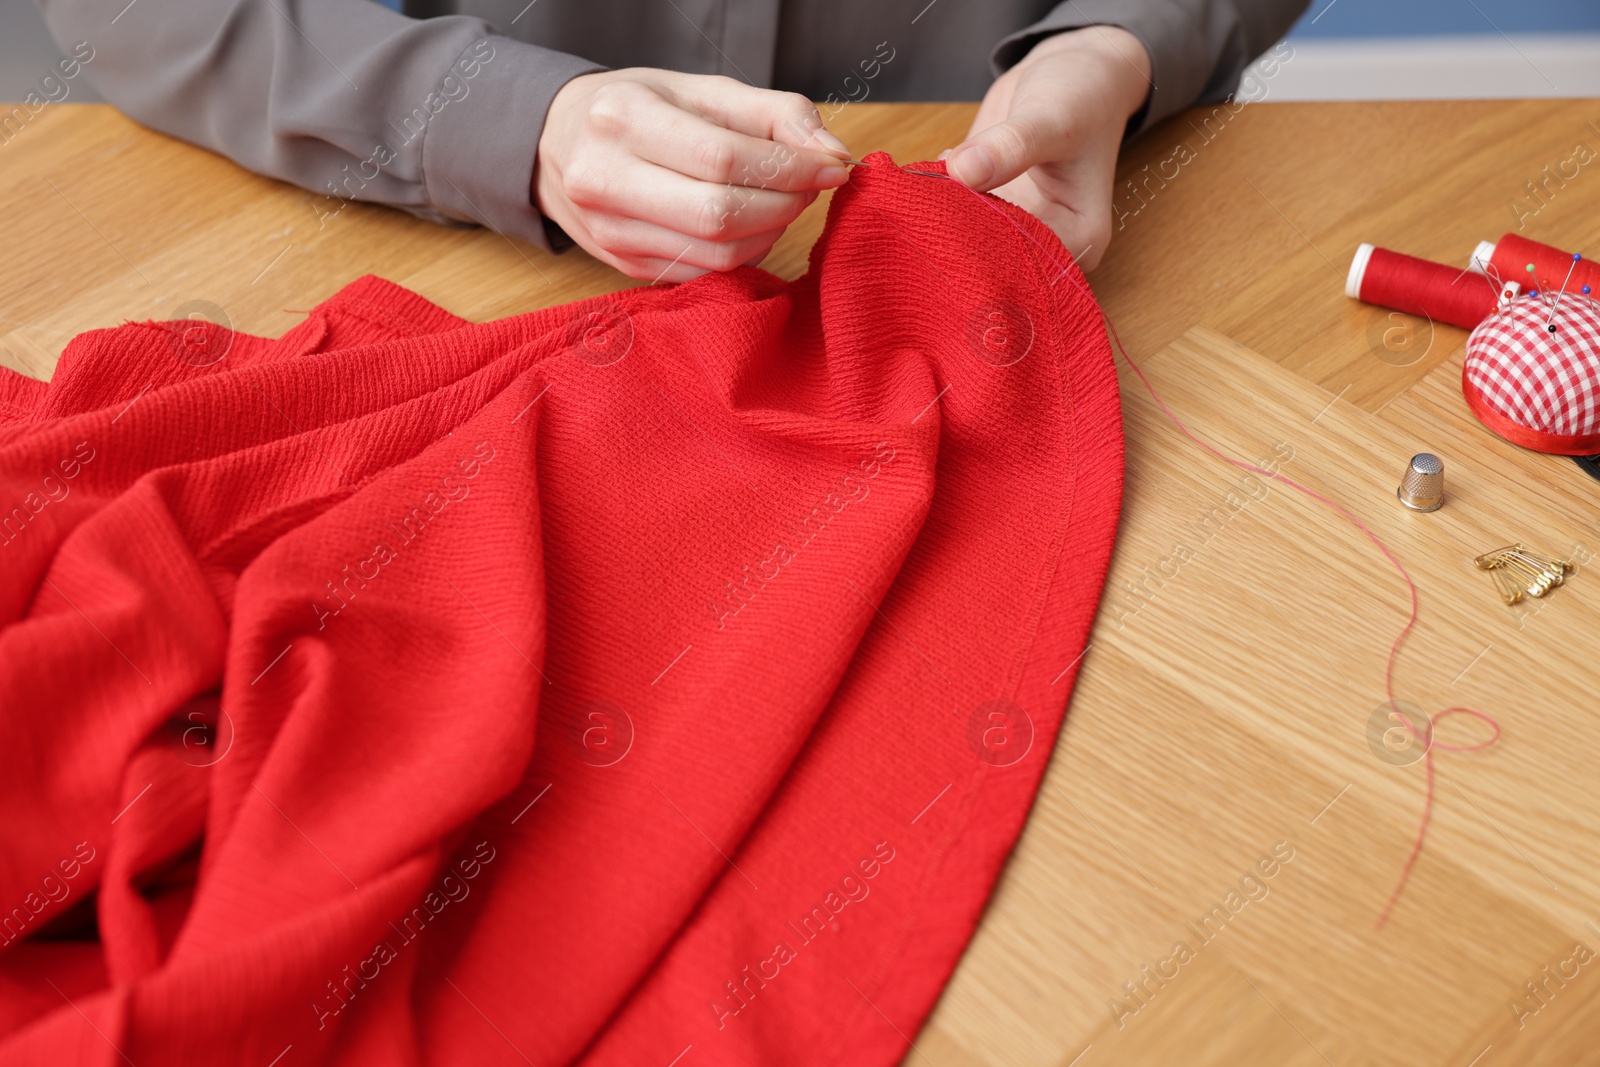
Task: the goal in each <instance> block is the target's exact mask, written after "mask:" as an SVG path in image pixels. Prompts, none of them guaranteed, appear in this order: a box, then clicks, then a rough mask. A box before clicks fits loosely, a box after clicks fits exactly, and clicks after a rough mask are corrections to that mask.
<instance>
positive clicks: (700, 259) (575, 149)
mask: <svg viewBox="0 0 1600 1067" xmlns="http://www.w3.org/2000/svg"><path fill="white" fill-rule="evenodd" d="M848 158H850V153H849V151H848V150H847V149H846V148H845V146H844V144H843V143H842V142H840V141H839V139H838V138H837V137H834V136H833V134H831V133H829V132H828V131H827V130H825V129H823V126H822V116H820V115H819V114H817V109H816V107H815V106H814V105H813V104H812V103H811V101H809V100H807V99H806V98H805V97H803V96H800V95H799V94H797V93H780V92H775V91H773V90H770V89H755V88H752V87H750V86H748V85H745V84H743V83H741V82H737V81H734V80H733V79H732V78H723V77H717V76H712V75H704V74H679V73H676V72H674V71H668V70H655V69H652V68H648V67H633V68H629V69H625V70H615V71H603V72H599V73H595V74H584V75H580V76H579V77H576V78H574V79H572V80H571V81H569V82H568V83H567V84H566V85H564V86H563V87H562V88H561V91H560V92H558V93H557V94H556V96H555V99H554V100H553V101H552V102H551V104H550V111H549V114H548V115H547V116H546V118H545V124H544V132H543V133H542V134H541V135H540V137H539V149H538V156H537V159H536V161H535V166H534V175H533V195H534V200H535V203H537V205H538V207H539V210H540V211H542V212H543V213H544V214H545V216H546V217H548V218H550V219H552V220H554V221H555V222H556V224H557V225H559V226H560V227H561V228H562V229H563V230H565V231H566V232H567V234H568V235H569V236H571V237H572V239H573V240H575V241H577V242H578V244H580V245H582V246H583V247H584V248H585V249H587V250H588V251H589V253H590V254H591V255H593V256H594V257H595V258H597V259H600V260H603V261H604V262H606V263H609V264H611V265H612V266H613V267H616V268H617V269H618V270H620V271H622V272H623V273H625V274H627V275H629V276H631V277H634V278H644V279H648V280H651V281H671V282H680V281H686V280H688V279H690V278H693V277H696V276H697V275H700V274H704V273H706V272H707V271H712V270H731V269H733V268H734V267H737V266H739V265H741V264H746V263H748V264H751V265H754V264H756V263H758V262H760V261H761V259H762V258H763V257H765V256H766V254H767V252H768V251H770V250H771V248H772V245H773V243H774V242H776V241H777V239H778V237H779V236H780V235H781V234H782V233H783V230H784V227H786V226H788V225H789V223H791V222H793V221H794V220H795V218H796V216H798V215H799V214H800V213H801V212H802V211H804V210H805V209H806V207H807V206H808V205H809V204H810V203H811V202H812V201H813V200H815V199H816V197H817V193H818V192H819V191H821V190H823V189H831V188H834V187H835V186H839V185H843V184H844V183H845V182H846V181H847V180H849V168H847V167H846V166H845V165H844V164H843V163H841V162H840V160H841V159H848Z"/></svg>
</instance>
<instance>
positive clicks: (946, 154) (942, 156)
mask: <svg viewBox="0 0 1600 1067" xmlns="http://www.w3.org/2000/svg"><path fill="white" fill-rule="evenodd" d="M954 151H955V149H954V148H946V149H945V150H944V151H943V152H940V153H939V154H938V155H937V156H935V157H934V159H935V161H943V160H946V159H949V158H950V153H952V152H954Z"/></svg>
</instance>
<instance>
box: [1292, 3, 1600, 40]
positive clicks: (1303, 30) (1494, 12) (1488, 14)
mask: <svg viewBox="0 0 1600 1067" xmlns="http://www.w3.org/2000/svg"><path fill="white" fill-rule="evenodd" d="M1496 27H1499V29H1498V30H1496ZM1501 33H1506V34H1511V35H1513V36H1515V35H1516V34H1519V33H1600V2H1597V0H1333V3H1332V4H1329V2H1328V0H1311V7H1310V8H1309V9H1308V10H1307V11H1306V13H1305V16H1304V17H1302V18H1301V19H1300V21H1299V22H1298V23H1297V24H1296V25H1295V28H1294V31H1293V32H1292V33H1291V34H1290V36H1291V37H1294V38H1297V39H1306V38H1311V37H1401V36H1406V37H1410V36H1420V35H1423V34H1489V35H1491V36H1499V35H1500V34H1501Z"/></svg>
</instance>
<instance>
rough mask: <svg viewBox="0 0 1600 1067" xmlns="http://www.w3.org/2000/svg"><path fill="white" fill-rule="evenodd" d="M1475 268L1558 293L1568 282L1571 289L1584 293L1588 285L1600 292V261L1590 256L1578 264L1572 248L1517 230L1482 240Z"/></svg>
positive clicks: (1476, 254)
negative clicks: (1534, 238)
mask: <svg viewBox="0 0 1600 1067" xmlns="http://www.w3.org/2000/svg"><path fill="white" fill-rule="evenodd" d="M1485 263H1487V264H1488V265H1489V270H1488V271H1487V272H1486V271H1485V268H1484V267H1483V264H1485ZM1530 263H1532V264H1533V268H1534V269H1533V270H1531V271H1530V270H1529V269H1528V264H1530ZM1471 269H1472V270H1474V271H1477V272H1479V273H1489V274H1491V275H1492V276H1497V277H1498V278H1499V280H1501V281H1507V282H1520V283H1521V284H1522V288H1523V289H1524V290H1528V289H1538V290H1541V291H1543V290H1545V289H1548V290H1549V291H1550V293H1551V295H1554V294H1556V293H1559V292H1561V287H1562V285H1563V284H1565V285H1566V291H1567V292H1568V293H1581V292H1582V291H1583V287H1584V286H1585V285H1587V286H1589V288H1590V290H1591V291H1592V292H1595V293H1600V264H1596V263H1595V262H1594V261H1593V260H1590V259H1587V258H1585V259H1580V260H1578V261H1577V263H1576V264H1574V263H1573V259H1572V253H1571V252H1563V251H1561V249H1559V248H1552V247H1550V246H1549V245H1546V244H1540V243H1539V242H1538V241H1530V240H1528V239H1527V238H1526V237H1518V236H1517V235H1516V234H1514V233H1508V234H1506V235H1505V236H1504V237H1502V238H1500V241H1499V243H1498V244H1490V243H1489V242H1488V241H1483V242H1481V243H1479V245H1478V250H1477V251H1476V252H1475V253H1473V256H1472V267H1471ZM1568 269H1570V270H1571V271H1572V277H1571V278H1570V279H1569V278H1568V277H1567V271H1568Z"/></svg>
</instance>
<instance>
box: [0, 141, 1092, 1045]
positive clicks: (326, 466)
mask: <svg viewBox="0 0 1600 1067" xmlns="http://www.w3.org/2000/svg"><path fill="white" fill-rule="evenodd" d="M872 163H873V165H872V166H871V168H870V169H864V170H863V171H862V172H861V173H858V174H857V175H856V176H855V177H854V180H853V181H852V182H851V184H850V185H849V186H847V187H846V188H844V189H843V190H841V191H840V192H839V193H838V194H837V196H836V197H835V200H834V204H833V208H832V212H831V215H830V218H829V222H828V226H827V229H826V232H825V233H824V234H823V236H822V238H821V239H820V240H819V241H818V243H817V245H816V247H815V249H814V251H813V253H812V265H811V270H810V271H809V273H808V274H807V275H806V276H805V277H803V278H801V279H799V280H798V281H795V282H792V283H789V282H783V281H781V280H779V279H777V278H774V277H772V276H771V275H768V274H766V273H764V272H762V271H759V270H753V269H743V270H739V271H736V272H733V273H730V274H725V275H712V276H707V277H705V278H702V279H699V280H697V281H695V282H692V283H689V284H685V285H682V286H678V287H675V288H665V287H654V288H652V287H644V288H638V289H632V290H628V291H626V292H622V293H618V294H616V295H614V296H611V297H605V298H601V299H596V300H590V301H585V302H582V303H579V304H576V305H572V306H569V307H562V308H552V309H547V310H543V311H537V312H533V313H531V314H527V315H521V316H517V317H515V318H510V319H505V320H502V321H497V322H491V323H485V324H482V325H471V324H468V323H465V322H463V321H461V320H459V319H456V318H454V317H453V316H450V315H449V314H447V313H445V312H444V311H442V310H440V309H439V308H436V307H434V306H432V305H430V304H428V303H427V302H425V301H424V300H422V299H421V298H419V297H417V296H415V295H414V294H411V293H409V292H406V291H404V290H402V289H400V288H398V287H396V286H394V285H391V284H390V283H388V282H384V281H381V280H379V279H376V278H371V277H368V278H363V279H361V280H359V281H357V282H355V283H353V284H352V285H350V286H348V287H347V288H345V289H344V290H342V291H341V292H339V293H338V294H336V295H335V296H334V297H332V298H331V299H330V300H329V301H328V302H326V303H325V304H323V305H321V306H320V307H318V308H316V309H315V310H314V311H313V312H311V314H310V315H309V317H308V318H307V319H306V320H305V322H304V323H303V324H302V325H300V326H298V327H296V328H295V329H294V330H291V331H290V333H289V334H287V335H286V336H285V337H283V338H281V339H278V340H276V341H273V340H266V339H262V338H255V337H249V336H245V335H242V334H234V333H229V332H228V331H226V330H223V329H221V328H218V327H209V326H205V325H197V324H193V323H190V324H161V323H139V324H130V325H126V326H123V327H121V328H118V329H114V330H102V331H96V332H92V333H88V334H85V335H83V336H81V337H79V338H77V339H76V340H74V341H73V342H72V344H71V345H70V347H69V348H68V350H67V352H66V353H65V354H64V356H63V358H62V360H61V363H60V366H59V368H58V370H57V374H56V377H55V380H54V381H52V382H51V383H50V384H49V386H48V387H46V386H43V385H40V384H37V383H30V382H28V381H26V380H24V379H21V378H18V377H15V376H10V377H3V378H0V414H3V415H4V417H5V420H6V421H5V422H4V424H3V425H0V508H3V509H6V510H5V511H3V512H0V520H7V519H8V520H9V521H10V523H11V525H10V526H6V527H4V532H3V533H0V561H3V567H0V624H3V629H0V731H3V734H0V749H3V751H4V752H5V759H6V766H7V770H6V773H5V774H4V775H0V815H3V825H4V827H5V830H4V833H5V835H6V840H5V847H4V849H3V850H0V908H3V909H5V910H4V912H3V915H4V916H7V917H9V919H8V920H7V921H9V922H11V923H12V926H13V928H14V929H12V930H10V932H8V933H6V934H5V935H4V936H3V937H0V944H3V951H0V1062H3V1063H5V1064H50V1065H59V1064H63V1063H84V1064H106V1065H110V1064H119V1063H124V1062H132V1063H136V1064H138V1065H139V1067H150V1065H153V1064H185V1065H189V1064H227V1065H236V1064H244V1063H250V1064H259V1065H266V1064H269V1063H274V1062H276V1063H278V1064H281V1065H282V1067H295V1065H301V1064H333V1063H338V1064H375V1065H376V1064H383V1065H393V1064H400V1065H406V1064H430V1065H433V1064H462V1065H480V1064H521V1063H528V1062H531V1063H535V1064H539V1065H540V1067H545V1065H548V1064H562V1063H582V1064H595V1065H599V1064H608V1065H609V1064H619V1065H637V1064H657V1065H661V1067H665V1065H667V1064H669V1063H673V1062H676V1063H678V1064H680V1065H681V1067H699V1065H705V1064H730V1065H731V1064H751V1063H763V1064H852V1065H854V1064H863V1065H864V1064H873V1065H883V1064H891V1063H896V1062H898V1061H899V1060H900V1059H901V1057H902V1056H903V1055H904V1054H905V1053H906V1051H907V1047H906V1041H907V1038H908V1037H910V1036H914V1035H915V1034H916V1032H917V1028H918V1026H919V1025H920V1024H921V1022H922V1020H923V1019H924V1017H925V1016H926V1014H927V1012H928V1011H929V1009H930V1008H931V1006H932V1004H933V1001H934V1000H935V998H936V997H937V995H938V993H939V990H940V988H941V987H942V985H943V983H944V982H945V980H946V979H947V978H948V976H949V974H950V971H951V969H952V968H953V967H954V965H955V963H956V961H957V959H958V957H959V955H960V953H961V950H962V948H963V947H964V945H965V943H966V941H967V939H968V938H969V937H970V935H971V933H972V930H973V928H974V925H975V923H976V922H977V919H978V917H979V914H980V911H981V909H982V907H983V905H984V902H985V900H986V898H987V895H988V893H989V891H990V889H991V887H992V885H993V882H994V880H995V878H996V877H997V875H998V872H999V869H1000V866H1001V864H1002V862H1003V861H1004V858H1005V856H1006V855H1007V853H1008V851H1009V849H1010V847H1011V846H1012V844H1013V842H1014V841H1015V839H1016V836H1017V834H1018V832H1019V831H1020V829H1021V826H1022V824H1023V821H1024V819H1025V817H1026V813H1027V810H1028V807H1029V805H1030V803H1031V801H1032V798H1033V794H1034V791H1035V789H1036V788H1037V785H1038V782H1039V777H1040V774H1041V772H1042V771H1043V769H1044V767H1045V764H1046V762H1047V760H1048V757H1049V754H1050V752H1051V750H1052V746H1053V744H1054V742H1055V737H1056V733H1057V729H1058V727H1059V724H1060V721H1061V717H1062V714H1063V710H1064V707H1065V704H1066V701H1067V696H1068V694H1069V693H1070V691H1071V688H1072V684H1073V681H1074V678H1075V676H1076V671H1077V668H1078V665H1079V662H1080V660H1081V654H1082V652H1083V651H1084V649H1085V642H1086V640H1087V636H1088V632H1089V627H1090V624H1091V622H1092V619H1093V617H1094V614H1095V610H1096V605H1097V601H1098V598H1099V593H1100V588H1101V585H1102V583H1103V581H1104V577H1105V571H1106V566H1107V563H1108V560H1109V556H1110V552H1111V547H1112V541H1113V537H1114V533H1115V526H1116V520H1117V515H1118V508H1119V502H1120V493H1121V454H1122V437H1121V430H1120V423H1119V409H1118V395H1117V381H1116V376H1115V373H1114V371H1113V367H1112V363H1111V355H1110V352H1109V350H1108V347H1107V344H1106V340H1105V336H1104V333H1103V330H1102V327H1101V324H1100V319H1099V315H1098V311H1097V309H1096V307H1095V306H1094V304H1093V302H1092V300H1091V299H1089V298H1088V297H1087V296H1085V295H1083V293H1082V292H1080V290H1079V289H1078V288H1077V287H1076V286H1075V285H1073V284H1069V283H1067V282H1065V281H1061V282H1060V284H1055V283H1056V282H1058V281H1060V279H1059V278H1058V275H1059V270H1058V269H1057V268H1056V267H1054V266H1052V265H1051V264H1049V263H1048V262H1046V260H1045V257H1044V255H1043V254H1041V251H1040V249H1039V248H1038V247H1035V246H1034V245H1033V244H1031V243H1030V242H1029V241H1027V240H1025V239H1024V238H1023V236H1022V235H1021V234H1019V233H1018V232H1017V231H1016V230H1015V229H1014V228H1013V227H1012V225H1011V223H1010V222H1008V219H1007V217H1006V216H1005V215H1002V214H1001V213H998V212H995V211H993V210H991V209H990V208H989V207H987V206H986V205H984V204H982V203H980V202H978V198H977V197H975V196H973V195H972V194H971V193H970V192H968V191H966V190H964V189H962V188H959V187H957V186H956V185H955V184H954V183H953V182H947V181H943V180H940V179H936V178H926V177H921V176H916V175H909V174H905V173H903V172H901V171H899V170H897V169H896V168H894V167H893V165H892V164H891V163H890V162H889V161H888V159H887V157H882V156H878V157H875V158H874V159H873V161H872ZM919 166H921V167H922V168H924V169H937V167H938V165H937V164H920V165H919ZM1006 211H1007V212H1008V213H1009V214H1010V216H1011V217H1013V218H1015V219H1016V220H1018V224H1019V225H1020V226H1022V227H1024V228H1025V230H1026V231H1027V233H1029V234H1031V235H1033V236H1034V237H1035V238H1036V239H1037V240H1038V241H1039V242H1041V243H1042V245H1043V247H1044V248H1045V249H1046V250H1048V251H1049V254H1051V255H1054V256H1055V257H1056V258H1057V259H1059V260H1060V261H1062V262H1069V257H1068V256H1067V254H1066V253H1065V250H1064V249H1062V248H1061V246H1060V245H1059V243H1058V242H1057V241H1056V240H1055V239H1054V238H1053V237H1052V236H1051V235H1050V234H1049V232H1048V231H1047V230H1046V229H1045V228H1044V227H1043V226H1041V225H1040V224H1038V223H1037V222H1036V221H1035V220H1033V219H1032V218H1031V217H1029V216H1027V215H1025V214H1024V213H1023V212H1020V211H1018V210H1016V209H1012V208H1009V207H1007V208H1006ZM219 354H220V357H221V358H216V357H217V356H218V355H219ZM179 357H182V358H179ZM213 359H214V360H215V361H214V362H213V361H212V360H213ZM202 364H203V365H202ZM13 504H15V505H16V506H17V507H20V508H21V509H22V511H21V512H20V513H18V512H15V511H13V510H12V506H13ZM19 515H20V524H19ZM0 525H3V523H0ZM219 706H220V709H221V712H220V717H219V713H218V711H217V709H218V707H219ZM19 924H20V925H19ZM280 1056H281V1057H282V1058H281V1060H275V1057H280ZM679 1057H681V1058H679ZM675 1058H677V1059H675Z"/></svg>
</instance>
